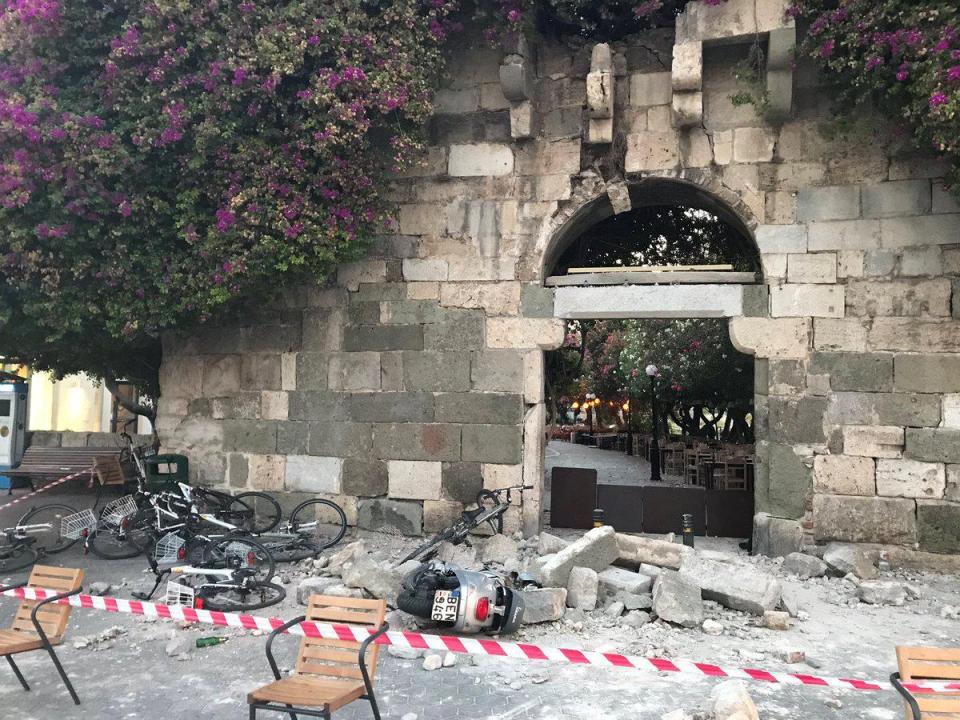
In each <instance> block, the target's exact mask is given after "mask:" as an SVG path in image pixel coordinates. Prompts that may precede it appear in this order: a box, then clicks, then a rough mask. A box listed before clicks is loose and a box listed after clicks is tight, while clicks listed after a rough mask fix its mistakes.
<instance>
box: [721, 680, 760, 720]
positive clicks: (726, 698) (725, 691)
mask: <svg viewBox="0 0 960 720" xmlns="http://www.w3.org/2000/svg"><path fill="white" fill-rule="evenodd" d="M710 702H711V704H712V705H713V716H714V718H715V720H734V718H736V717H737V716H738V715H743V716H744V717H745V718H746V719H747V720H760V713H759V712H758V711H757V706H756V704H754V702H753V698H751V697H750V693H749V692H747V686H746V685H745V684H744V683H743V681H742V680H727V681H726V682H722V683H720V684H719V685H717V687H715V688H714V689H713V692H711V693H710Z"/></svg>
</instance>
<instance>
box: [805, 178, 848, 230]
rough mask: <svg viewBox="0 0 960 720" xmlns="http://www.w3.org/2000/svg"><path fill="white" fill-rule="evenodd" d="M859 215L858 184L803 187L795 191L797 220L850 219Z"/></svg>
mask: <svg viewBox="0 0 960 720" xmlns="http://www.w3.org/2000/svg"><path fill="white" fill-rule="evenodd" d="M858 217H860V186H859V185H832V186H827V187H811V188H804V189H802V190H800V192H799V193H797V220H799V221H800V222H812V221H815V220H850V219H853V218H858Z"/></svg>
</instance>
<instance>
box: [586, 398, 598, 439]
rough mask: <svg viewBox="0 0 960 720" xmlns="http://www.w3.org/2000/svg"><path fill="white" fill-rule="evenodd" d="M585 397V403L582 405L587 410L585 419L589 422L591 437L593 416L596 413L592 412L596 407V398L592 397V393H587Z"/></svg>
mask: <svg viewBox="0 0 960 720" xmlns="http://www.w3.org/2000/svg"><path fill="white" fill-rule="evenodd" d="M585 397H586V399H587V401H586V402H585V403H584V405H585V406H586V408H587V418H588V419H589V421H590V435H591V437H592V436H593V415H594V413H595V412H596V410H594V407H596V405H597V404H596V403H595V402H594V400H596V399H597V396H596V395H594V394H593V393H587V394H586V396H585Z"/></svg>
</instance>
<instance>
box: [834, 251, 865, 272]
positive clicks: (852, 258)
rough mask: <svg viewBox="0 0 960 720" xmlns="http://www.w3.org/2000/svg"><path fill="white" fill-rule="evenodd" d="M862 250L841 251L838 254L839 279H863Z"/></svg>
mask: <svg viewBox="0 0 960 720" xmlns="http://www.w3.org/2000/svg"><path fill="white" fill-rule="evenodd" d="M863 257H864V253H863V251H862V250H841V251H839V252H838V253H837V277H838V278H854V277H863Z"/></svg>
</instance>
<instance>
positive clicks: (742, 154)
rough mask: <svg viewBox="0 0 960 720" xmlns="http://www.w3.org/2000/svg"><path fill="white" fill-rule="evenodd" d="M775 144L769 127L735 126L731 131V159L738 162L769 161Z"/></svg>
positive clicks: (774, 135)
mask: <svg viewBox="0 0 960 720" xmlns="http://www.w3.org/2000/svg"><path fill="white" fill-rule="evenodd" d="M776 144H777V135H776V132H774V131H773V130H771V129H769V128H760V127H755V128H736V129H735V130H734V131H733V160H734V162H738V163H755V162H770V161H771V160H772V159H773V149H774V147H776Z"/></svg>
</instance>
